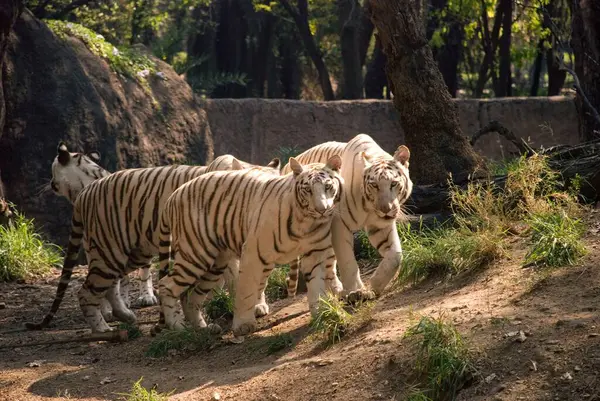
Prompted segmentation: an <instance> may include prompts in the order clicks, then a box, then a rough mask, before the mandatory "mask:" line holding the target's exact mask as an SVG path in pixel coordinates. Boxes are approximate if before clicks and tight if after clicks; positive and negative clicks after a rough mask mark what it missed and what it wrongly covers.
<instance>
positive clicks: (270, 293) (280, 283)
mask: <svg viewBox="0 0 600 401" xmlns="http://www.w3.org/2000/svg"><path fill="white" fill-rule="evenodd" d="M289 271H290V266H289V265H282V266H278V267H276V268H275V269H274V270H273V271H272V272H271V275H270V276H269V279H268V281H267V287H266V288H265V296H266V297H267V302H274V301H277V300H278V299H285V298H287V283H286V282H285V278H286V277H287V274H288V272H289Z"/></svg>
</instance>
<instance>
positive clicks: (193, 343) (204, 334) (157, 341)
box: [146, 327, 219, 358]
mask: <svg viewBox="0 0 600 401" xmlns="http://www.w3.org/2000/svg"><path fill="white" fill-rule="evenodd" d="M218 339H219V337H218V336H216V335H214V334H211V333H210V331H209V330H208V329H203V330H195V329H193V328H189V327H186V328H184V329H183V330H165V331H162V332H161V333H160V334H159V335H157V336H156V337H155V338H154V339H153V340H152V342H151V343H150V345H149V346H148V350H147V351H146V356H149V357H152V358H160V357H163V356H166V355H168V353H169V351H170V350H176V351H190V352H195V351H203V350H208V349H210V348H212V347H213V346H214V345H215V344H216V343H217V341H218Z"/></svg>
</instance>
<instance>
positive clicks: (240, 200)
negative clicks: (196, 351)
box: [159, 155, 343, 336]
mask: <svg viewBox="0 0 600 401" xmlns="http://www.w3.org/2000/svg"><path fill="white" fill-rule="evenodd" d="M289 163H290V165H291V174H287V175H285V176H273V175H268V174H265V173H264V172H262V171H261V169H260V168H253V169H249V170H242V171H227V172H216V173H211V174H206V175H204V176H202V177H199V178H198V179H196V180H194V181H191V182H189V183H188V184H186V185H183V186H182V187H180V188H179V189H177V190H176V191H175V192H174V193H173V195H171V197H170V198H169V200H168V201H167V204H166V206H165V210H164V212H163V213H162V217H161V226H160V232H161V235H162V236H161V239H160V241H161V244H162V247H161V249H160V254H161V255H163V256H164V257H163V258H162V259H161V260H160V262H159V263H160V264H161V269H162V268H165V267H166V266H167V265H168V262H169V255H172V257H173V267H172V269H171V270H170V272H169V275H168V276H167V277H164V278H162V279H161V280H160V282H159V296H160V303H161V307H162V310H163V313H164V316H165V322H166V325H167V327H169V328H174V329H181V328H183V327H184V321H183V320H182V319H181V317H180V315H178V314H177V313H176V309H177V304H178V301H179V300H180V298H181V305H182V307H183V314H184V317H185V320H186V321H187V323H189V324H191V325H192V326H193V327H195V328H206V327H207V325H206V322H205V321H204V318H203V316H202V304H203V301H204V299H205V298H206V294H208V293H209V292H210V291H211V289H212V288H213V287H214V285H215V284H214V283H215V282H216V281H217V280H218V277H219V276H220V275H221V274H222V271H223V269H224V266H225V265H226V264H227V263H228V261H230V260H231V259H237V258H239V266H240V267H239V277H238V280H237V285H236V289H235V308H234V317H233V327H232V329H233V333H234V335H236V336H243V335H246V334H249V333H251V332H253V331H254V330H255V329H256V316H255V315H256V311H257V307H261V308H262V307H264V306H266V303H265V302H264V293H263V291H264V288H265V286H266V284H267V279H268V277H269V275H270V273H271V271H272V270H273V268H274V266H275V264H284V263H287V262H289V261H290V260H292V259H293V258H296V257H297V256H298V255H300V254H308V256H307V257H305V263H303V267H304V268H303V269H302V272H303V274H304V275H305V277H306V281H307V283H308V291H309V296H308V302H309V306H310V309H311V311H312V312H313V313H314V312H316V307H317V303H318V299H319V296H320V295H322V294H324V292H325V286H324V285H322V284H323V280H320V278H321V277H322V269H323V268H324V267H323V265H324V263H326V261H325V260H322V259H318V258H314V257H311V256H310V252H311V251H312V250H313V249H322V248H327V247H330V228H331V221H332V219H333V216H334V215H335V214H336V205H337V204H338V203H339V200H340V196H341V191H342V186H343V179H342V177H341V175H340V168H341V164H342V160H341V158H340V157H339V156H338V155H334V156H332V157H331V158H329V159H328V160H327V163H324V164H323V163H315V164H309V165H302V164H300V163H299V162H298V161H297V160H296V159H294V158H290V161H289ZM201 216H205V217H201ZM313 278H315V279H314V280H313ZM261 297H262V298H261ZM209 329H211V330H214V329H215V328H214V326H213V327H210V328H209Z"/></svg>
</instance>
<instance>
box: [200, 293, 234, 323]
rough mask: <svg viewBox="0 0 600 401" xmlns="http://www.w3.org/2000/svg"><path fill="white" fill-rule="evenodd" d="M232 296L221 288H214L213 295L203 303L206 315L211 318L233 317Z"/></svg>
mask: <svg viewBox="0 0 600 401" xmlns="http://www.w3.org/2000/svg"><path fill="white" fill-rule="evenodd" d="M233 305H234V299H233V297H232V296H231V295H230V294H229V293H228V292H227V291H226V290H224V289H223V288H214V289H213V297H212V299H211V300H210V301H208V302H207V303H206V304H205V305H204V310H205V311H206V316H207V317H208V318H209V319H211V320H217V319H221V318H226V319H229V318H232V317H233Z"/></svg>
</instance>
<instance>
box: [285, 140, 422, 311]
mask: <svg viewBox="0 0 600 401" xmlns="http://www.w3.org/2000/svg"><path fill="white" fill-rule="evenodd" d="M333 154H339V155H341V156H342V161H343V164H344V166H345V167H344V169H343V171H342V176H343V177H344V180H345V185H344V191H343V194H342V199H341V201H340V205H339V211H340V212H339V214H338V215H336V216H335V217H334V220H333V223H332V225H331V240H332V243H333V250H334V254H335V256H334V257H332V256H331V250H325V251H323V252H325V253H326V256H329V257H330V259H329V262H328V264H327V270H328V272H329V273H328V274H329V275H331V274H335V270H336V260H335V259H336V258H337V263H338V264H339V266H340V267H339V273H340V278H341V283H339V284H335V283H334V286H337V287H338V290H339V289H340V288H341V287H342V286H343V291H342V294H343V295H347V296H348V298H349V300H350V301H355V300H358V299H371V298H373V297H375V296H378V295H379V294H381V293H382V292H383V290H384V289H385V287H386V286H387V285H388V283H389V282H390V281H391V280H392V279H393V277H394V276H395V275H396V273H397V272H398V270H399V269H400V266H401V264H402V247H401V244H400V238H399V236H398V231H397V229H396V221H397V219H398V218H399V217H400V216H401V215H402V205H403V204H404V203H405V202H406V200H407V199H408V197H409V196H410V194H411V193H412V187H413V184H412V181H411V180H410V176H409V171H408V166H409V158H410V151H409V150H408V148H407V147H406V146H404V145H401V146H400V147H398V149H397V150H396V152H395V153H394V156H391V155H390V154H388V153H387V152H385V151H384V150H383V149H381V148H380V147H379V145H377V143H376V142H375V141H374V140H373V139H372V138H371V137H370V136H368V135H365V134H359V135H357V136H355V137H354V138H352V139H351V140H350V141H348V142H347V143H343V142H326V143H323V144H321V145H318V146H315V147H313V148H311V149H308V150H307V151H305V152H304V153H302V154H300V155H299V156H297V157H296V159H297V160H298V161H299V162H300V163H314V162H323V161H324V160H327V159H328V158H329V157H330V156H331V155H333ZM290 169H291V166H290V165H289V164H288V165H286V166H284V168H283V169H282V174H285V173H287V172H289V171H290ZM361 229H364V230H365V231H366V233H367V235H368V237H369V241H370V242H371V244H372V245H373V247H375V249H377V251H378V252H379V254H380V255H381V256H382V257H383V260H382V261H381V263H380V264H379V266H378V267H377V269H376V270H375V272H374V274H373V276H372V277H371V279H370V283H369V287H370V289H369V288H367V287H366V286H365V285H364V283H363V282H362V280H361V278H360V271H359V269H358V263H357V262H356V258H355V256H354V249H353V243H354V238H353V233H354V232H356V231H358V230H361ZM301 263H302V270H303V271H304V270H305V267H304V264H305V263H306V262H305V260H304V259H302V262H301ZM297 264H298V262H297V261H295V262H292V263H291V264H290V274H289V275H288V278H287V281H288V292H289V295H290V296H293V295H294V294H295V291H296V286H297V280H296V278H297V269H298V265H297ZM306 269H310V266H308V267H306Z"/></svg>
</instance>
